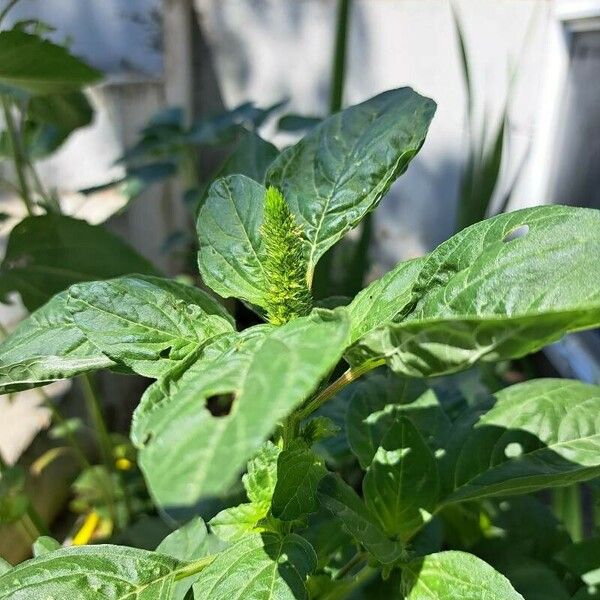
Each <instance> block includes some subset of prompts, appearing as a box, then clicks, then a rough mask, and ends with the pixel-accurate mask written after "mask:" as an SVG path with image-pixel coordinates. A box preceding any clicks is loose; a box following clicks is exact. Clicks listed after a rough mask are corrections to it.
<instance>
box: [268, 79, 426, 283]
mask: <svg viewBox="0 0 600 600" xmlns="http://www.w3.org/2000/svg"><path fill="white" fill-rule="evenodd" d="M434 112H435V103H434V102H433V101H432V100H430V99H428V98H424V97H423V96H420V95H419V94H417V93H416V92H414V91H413V90H411V89H410V88H401V89H397V90H390V91H388V92H384V93H383V94H379V95H378V96H375V97H374V98H371V99H370V100H367V101H366V102H363V103H362V104H358V105H356V106H352V107H350V108H348V109H346V110H344V111H342V112H340V113H337V114H335V115H333V116H331V117H329V118H328V119H326V120H325V121H323V122H322V123H321V124H319V125H317V126H316V127H315V128H314V129H312V130H311V131H310V133H309V134H308V135H307V136H306V137H304V138H303V139H302V140H300V142H298V143H297V144H296V145H295V146H292V147H291V148H288V149H287V150H285V151H284V152H282V153H281V154H280V155H279V157H278V158H277V159H276V160H275V162H274V163H273V164H272V165H271V167H270V169H269V171H268V172H267V176H266V181H267V183H268V184H269V185H274V186H275V187H277V188H279V189H280V190H281V191H282V192H283V195H284V196H285V198H286V200H287V201H288V203H289V205H290V208H291V209H292V211H293V212H294V213H295V214H296V217H297V218H298V220H299V224H300V225H301V226H302V227H303V229H304V234H305V237H306V242H307V247H306V255H307V260H308V265H309V273H312V272H313V271H314V267H315V265H316V264H317V261H318V260H319V258H320V257H321V256H322V255H323V254H324V253H325V251H326V250H327V249H328V248H330V247H331V246H333V244H335V243H336V242H337V241H338V240H339V239H341V237H342V236H343V235H344V234H345V233H346V232H347V231H349V230H350V229H352V228H353V227H355V226H356V225H357V224H358V223H359V222H360V221H361V219H362V218H363V217H364V216H365V215H366V214H367V213H368V212H369V211H371V210H373V209H374V208H375V207H376V206H377V204H378V203H379V201H380V200H381V198H382V197H383V195H384V194H385V193H386V192H387V190H388V189H389V187H390V185H391V184H392V183H393V182H394V181H395V180H396V179H397V178H398V177H399V176H400V175H401V174H402V173H403V172H404V171H405V170H406V168H407V167H408V164H409V162H410V161H411V160H412V158H413V157H414V156H415V155H416V154H417V152H418V151H419V149H420V148H421V146H422V144H423V141H424V140H425V135H426V134H427V129H428V127H429V123H430V122H431V119H432V118H433V114H434Z"/></svg>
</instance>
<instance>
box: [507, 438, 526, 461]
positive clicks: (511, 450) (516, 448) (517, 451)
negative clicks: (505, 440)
mask: <svg viewBox="0 0 600 600" xmlns="http://www.w3.org/2000/svg"><path fill="white" fill-rule="evenodd" d="M522 454H523V446H521V444H519V443H518V442H511V443H510V444H508V445H507V446H506V448H504V455H505V456H506V458H519V456H521V455H522Z"/></svg>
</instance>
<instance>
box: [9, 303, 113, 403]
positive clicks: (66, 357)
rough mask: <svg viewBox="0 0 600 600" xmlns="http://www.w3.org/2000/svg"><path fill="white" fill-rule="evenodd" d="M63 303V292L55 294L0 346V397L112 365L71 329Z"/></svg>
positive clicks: (73, 325) (71, 324)
mask: <svg viewBox="0 0 600 600" xmlns="http://www.w3.org/2000/svg"><path fill="white" fill-rule="evenodd" d="M66 301H67V294H66V292H63V293H61V294H58V295H57V296H55V297H54V298H52V300H50V301H49V302H48V303H46V304H45V305H44V306H42V308H39V309H38V310H36V311H35V312H34V313H33V314H32V315H31V316H30V317H29V318H27V319H25V320H24V321H23V322H22V323H20V324H19V326H18V327H17V328H16V329H15V330H14V331H13V332H12V333H11V334H10V335H9V336H8V337H7V338H6V339H5V340H4V341H3V342H2V344H0V393H2V394H5V393H8V392H13V391H17V390H23V389H27V388H30V387H35V386H38V385H45V384H47V383H50V382H52V381H56V380H58V379H66V378H68V377H73V376H75V375H79V374H81V373H85V372H87V371H94V370H96V369H108V368H110V367H113V366H114V365H115V363H114V362H113V361H112V360H111V359H110V358H108V356H105V355H104V354H102V352H100V350H98V348H96V346H93V345H92V344H91V343H90V342H89V341H88V340H87V338H86V337H85V336H84V335H83V333H81V331H80V330H79V329H78V328H77V327H76V326H75V324H74V323H73V319H72V318H71V315H70V313H69V312H68V310H67V306H66Z"/></svg>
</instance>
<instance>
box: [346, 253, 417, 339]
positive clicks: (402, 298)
mask: <svg viewBox="0 0 600 600" xmlns="http://www.w3.org/2000/svg"><path fill="white" fill-rule="evenodd" d="M424 262H425V258H414V259H412V260H408V261H406V262H401V263H399V264H398V265H396V267H394V269H392V270H391V271H390V272H389V273H386V274H385V275H384V276H383V277H381V278H380V279H377V280H376V281H374V282H373V283H372V284H371V285H369V286H368V287H366V288H365V289H364V290H362V292H359V293H358V294H357V295H356V297H355V298H354V300H352V302H351V303H350V304H349V305H348V312H349V313H350V320H351V322H352V334H351V335H352V342H353V343H354V342H356V341H357V340H359V339H360V338H361V337H363V336H364V335H366V334H367V333H369V332H370V331H373V330H374V329H377V328H379V327H382V326H383V325H386V324H388V323H391V322H392V321H394V320H395V319H398V318H399V317H400V316H402V314H403V311H404V310H405V309H406V308H407V307H409V306H410V302H411V300H412V298H413V287H414V285H415V283H416V281H417V277H418V275H419V272H420V271H421V268H422V267H423V264H424Z"/></svg>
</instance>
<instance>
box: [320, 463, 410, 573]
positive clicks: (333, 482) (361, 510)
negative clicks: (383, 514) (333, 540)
mask: <svg viewBox="0 0 600 600" xmlns="http://www.w3.org/2000/svg"><path fill="white" fill-rule="evenodd" d="M318 496H319V501H320V502H321V504H322V505H323V506H324V507H325V508H326V509H327V510H328V511H329V512H330V513H331V514H332V515H333V516H334V517H336V518H337V519H339V520H340V521H341V523H342V525H343V526H344V528H345V529H346V531H348V533H350V535H352V536H353V537H354V538H355V539H356V540H357V541H358V542H359V543H360V544H362V545H363V546H364V547H365V548H366V549H367V550H368V551H369V552H370V553H371V554H372V555H373V556H374V557H375V558H376V559H377V560H378V561H379V562H381V563H382V564H384V565H386V564H393V563H394V562H396V561H397V560H398V559H399V558H401V557H402V555H403V549H402V546H401V545H400V544H399V543H398V542H395V541H393V540H390V539H389V538H388V537H387V536H386V535H385V533H384V532H383V530H382V529H381V527H380V526H379V524H378V523H377V520H376V518H375V517H374V516H373V515H372V514H371V513H370V511H369V509H368V508H367V507H366V506H365V505H364V504H363V502H362V500H361V499H360V498H359V497H358V496H357V494H356V492H355V491H354V490H353V489H352V488H351V487H350V486H349V485H348V484H346V483H344V482H343V481H342V480H341V479H340V478H339V477H338V476H336V475H332V474H329V475H326V476H325V477H324V478H323V479H322V480H321V483H320V484H319V490H318Z"/></svg>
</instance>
